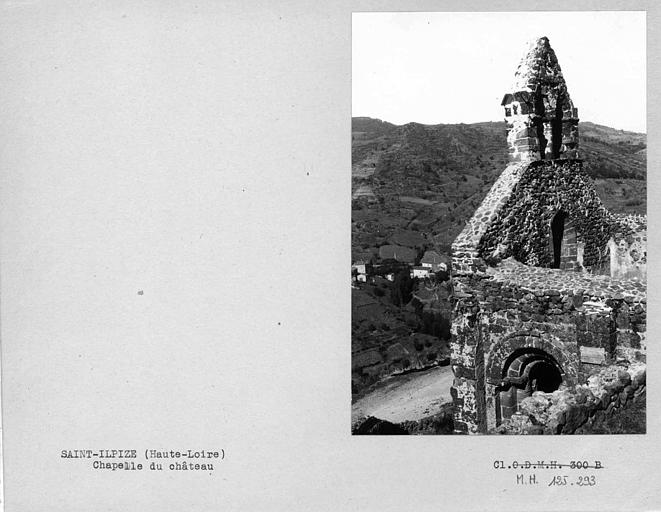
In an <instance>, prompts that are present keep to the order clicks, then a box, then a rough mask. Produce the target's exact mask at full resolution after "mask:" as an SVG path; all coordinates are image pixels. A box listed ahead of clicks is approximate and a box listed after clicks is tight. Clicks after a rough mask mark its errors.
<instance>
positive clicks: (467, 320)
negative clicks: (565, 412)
mask: <svg viewBox="0 0 661 512" xmlns="http://www.w3.org/2000/svg"><path fill="white" fill-rule="evenodd" d="M454 315H455V317H454V322H453V327H452V329H453V332H452V334H453V340H452V345H451V348H452V356H451V364H452V366H453V370H454V374H455V381H454V386H453V389H452V396H453V399H454V404H455V418H454V423H455V429H456V431H457V432H458V433H486V432H487V431H489V430H491V429H494V428H495V427H496V426H497V425H498V424H499V422H501V421H502V420H503V418H500V417H499V414H500V410H499V405H498V403H497V401H498V398H497V397H498V396H499V394H498V392H499V389H501V388H502V385H503V379H504V378H505V377H506V375H505V374H504V370H506V365H507V364H508V362H511V359H512V355H514V356H516V355H517V354H524V353H526V352H533V353H535V354H540V355H541V354H543V355H544V357H547V356H548V360H550V361H553V363H554V364H557V366H558V367H559V368H560V369H561V371H562V383H563V386H568V387H573V386H576V385H579V384H585V383H586V382H588V379H589V378H590V377H591V376H592V375H594V374H595V373H598V372H599V371H600V370H601V369H603V368H604V367H606V366H608V365H613V364H625V365H626V364H631V363H637V362H644V359H645V356H644V349H645V328H646V300H645V287H644V284H642V283H639V282H635V281H618V280H613V279H610V278H609V277H607V276H591V275H588V274H582V273H577V272H571V271H563V270H559V269H542V268H533V267H527V266H525V265H522V264H520V263H517V262H516V261H514V260H511V259H510V260H507V261H505V262H503V263H502V264H501V265H500V266H499V267H496V268H489V269H487V271H486V272H482V273H473V274H471V275H464V276H458V277H457V278H456V279H455V296H454Z"/></svg>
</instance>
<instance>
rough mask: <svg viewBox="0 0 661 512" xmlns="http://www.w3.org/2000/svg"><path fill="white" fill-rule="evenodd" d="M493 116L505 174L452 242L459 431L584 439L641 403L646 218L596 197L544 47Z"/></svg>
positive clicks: (529, 59)
mask: <svg viewBox="0 0 661 512" xmlns="http://www.w3.org/2000/svg"><path fill="white" fill-rule="evenodd" d="M502 106H503V107H504V111H505V121H506V124H507V142H508V147H509V155H510V163H509V165H508V166H507V167H506V168H505V170H504V171H503V173H502V174H501V175H500V177H499V179H498V180H497V181H496V183H495V184H494V185H493V187H492V188H491V190H490V191H489V193H488V194H487V196H486V197H485V199H484V201H483V202H482V204H481V205H480V206H479V207H478V208H477V210H476V211H475V214H474V215H473V217H472V218H471V219H470V221H468V223H467V224H466V226H465V228H464V230H463V231H462V232H461V234H460V235H459V236H458V237H457V239H456V240H455V241H454V243H453V245H452V266H453V279H454V285H455V293H454V299H453V300H454V303H453V308H454V318H453V324H452V335H453V341H452V359H451V364H452V368H453V371H454V385H453V387H452V390H451V391H452V396H453V401H454V407H455V418H454V419H455V432H457V433H468V434H478V433H492V432H504V433H547V434H550V433H573V432H581V431H584V430H581V429H586V428H588V427H589V425H590V422H591V421H593V420H594V419H595V418H598V417H600V416H603V415H607V416H609V415H611V414H614V413H616V412H617V411H618V410H619V409H621V408H623V407H627V405H628V404H630V403H631V402H633V401H634V400H636V401H638V400H644V399H645V375H646V371H645V344H646V339H645V326H646V309H647V308H646V288H645V286H646V285H645V279H646V257H647V253H646V250H647V249H646V244H647V234H646V233H647V219H646V217H644V216H634V215H615V214H613V213H610V212H609V211H608V210H607V209H606V208H605V207H604V206H603V204H602V203H601V200H600V199H599V197H598V196H597V193H596V192H595V189H594V186H593V183H592V180H591V179H590V177H589V176H588V175H587V173H586V172H585V170H584V169H583V163H582V161H581V160H580V159H579V125H578V110H577V109H576V107H575V106H574V104H573V103H572V100H571V97H570V95H569V91H568V89H567V84H566V83H565V80H564V78H563V75H562V71H561V69H560V66H559V64H558V60H557V58H556V55H555V52H554V51H553V49H552V48H551V46H550V44H549V40H548V39H547V38H546V37H542V38H540V39H538V40H536V41H535V42H534V43H533V44H532V45H531V47H530V49H529V50H528V52H527V53H526V55H525V56H524V57H523V59H522V61H521V63H520V65H519V67H518V69H517V70H516V73H515V77H514V83H513V86H512V89H511V91H510V92H508V93H507V94H505V96H504V98H503V101H502Z"/></svg>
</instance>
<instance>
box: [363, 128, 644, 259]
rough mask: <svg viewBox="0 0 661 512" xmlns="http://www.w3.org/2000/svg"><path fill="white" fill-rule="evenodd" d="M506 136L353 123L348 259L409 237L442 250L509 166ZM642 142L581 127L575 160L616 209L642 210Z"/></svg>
mask: <svg viewBox="0 0 661 512" xmlns="http://www.w3.org/2000/svg"><path fill="white" fill-rule="evenodd" d="M505 137H506V131H505V124H504V123H497V122H485V123H474V124H453V125H443V124H442V125H422V124H418V123H409V124H406V125H402V126H397V125H393V124H391V123H387V122H384V121H380V120H378V119H371V118H366V117H359V118H354V119H353V120H352V183H353V201H352V249H353V253H354V257H356V256H360V255H366V253H374V251H375V249H376V248H378V247H379V246H381V245H383V244H385V243H392V239H393V237H398V238H399V239H400V240H401V239H402V238H405V237H406V235H407V234H408V235H409V236H411V237H413V236H414V234H415V236H416V238H418V239H419V238H420V235H422V236H423V237H424V238H425V239H426V241H427V243H426V245H429V246H431V245H435V246H437V247H439V248H440V249H442V250H443V249H447V248H448V246H449V245H450V244H451V243H452V240H453V239H454V238H455V237H456V235H457V234H458V233H459V231H460V230H461V228H462V226H463V225H464V223H465V221H466V220H467V219H468V218H470V216H471V215H472V213H473V211H474V210H475V208H476V207H477V206H478V205H479V204H480V201H481V200H482V198H483V197H484V195H485V194H486V193H487V191H488V190H489V188H490V187H491V185H492V184H493V182H494V181H495V180H496V179H497V177H498V176H499V174H500V172H501V171H502V170H503V169H504V168H505V166H506V165H507V146H506V139H505ZM646 139H647V137H646V135H644V134H639V133H633V132H625V131H621V130H615V129H613V128H608V127H606V126H601V125H596V124H593V123H589V122H581V124H580V141H581V143H580V150H581V157H582V158H583V159H584V161H585V165H586V169H587V171H588V173H589V174H590V175H591V176H592V177H593V178H594V179H595V183H596V186H597V191H598V193H599V194H600V197H601V198H602V200H603V201H604V203H605V204H606V206H607V207H609V208H610V209H611V210H613V211H615V212H622V213H624V212H631V213H645V212H646V206H647V205H646V186H645V179H646V147H647V146H646ZM402 245H406V244H402ZM409 246H410V247H416V246H417V247H419V246H420V244H419V243H418V244H409Z"/></svg>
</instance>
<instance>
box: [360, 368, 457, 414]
mask: <svg viewBox="0 0 661 512" xmlns="http://www.w3.org/2000/svg"><path fill="white" fill-rule="evenodd" d="M452 379H453V375H452V368H451V367H450V366H437V367H435V368H430V369H429V370H424V371H421V372H414V373H408V374H405V375H399V376H395V377H391V378H389V379H387V380H385V381H383V383H381V384H380V385H379V386H378V387H377V388H376V389H374V390H373V391H371V392H370V393H369V394H367V395H365V396H364V397H362V398H361V399H360V400H358V401H356V402H355V403H354V404H353V405H352V406H351V419H352V421H353V420H356V419H358V418H360V417H361V416H375V417H377V418H381V419H383V420H388V421H391V422H393V423H400V422H402V421H407V420H411V421H416V420H419V419H421V418H424V417H426V416H431V415H432V414H435V413H437V412H439V411H440V406H441V404H444V403H446V402H449V401H451V400H452V398H451V396H450V386H451V385H452Z"/></svg>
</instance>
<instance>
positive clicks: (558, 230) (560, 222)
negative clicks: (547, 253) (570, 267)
mask: <svg viewBox="0 0 661 512" xmlns="http://www.w3.org/2000/svg"><path fill="white" fill-rule="evenodd" d="M566 218H567V214H566V213H565V212H563V211H562V210H560V211H559V212H558V213H556V214H555V216H554V217H553V220H552V221H551V248H552V251H553V264H552V265H551V268H560V261H561V257H562V237H563V235H564V232H565V219H566Z"/></svg>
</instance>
